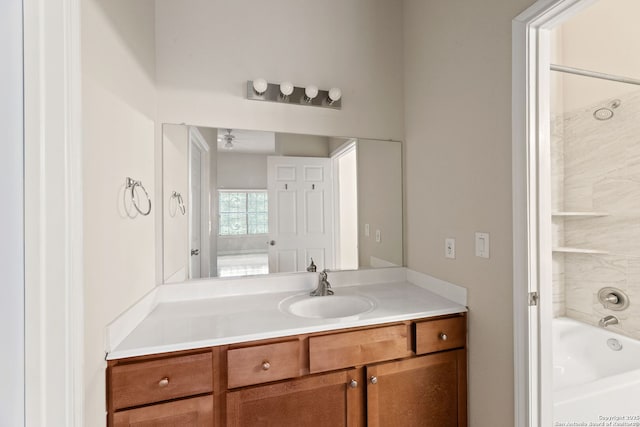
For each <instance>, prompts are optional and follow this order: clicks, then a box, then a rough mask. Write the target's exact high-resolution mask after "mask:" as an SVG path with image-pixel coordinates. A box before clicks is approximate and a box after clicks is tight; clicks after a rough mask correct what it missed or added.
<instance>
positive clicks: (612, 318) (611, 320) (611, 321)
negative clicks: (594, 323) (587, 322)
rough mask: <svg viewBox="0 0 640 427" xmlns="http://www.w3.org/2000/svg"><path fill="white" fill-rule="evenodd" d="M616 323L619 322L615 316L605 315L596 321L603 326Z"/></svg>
mask: <svg viewBox="0 0 640 427" xmlns="http://www.w3.org/2000/svg"><path fill="white" fill-rule="evenodd" d="M618 323H620V322H619V321H618V318H617V317H616V316H605V317H603V318H602V319H600V322H598V325H600V326H601V327H603V328H606V327H607V326H610V325H617V324H618Z"/></svg>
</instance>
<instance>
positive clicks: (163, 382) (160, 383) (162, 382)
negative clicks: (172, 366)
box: [158, 377, 169, 387]
mask: <svg viewBox="0 0 640 427" xmlns="http://www.w3.org/2000/svg"><path fill="white" fill-rule="evenodd" d="M168 385H169V378H167V377H164V378H163V379H161V380H160V381H158V387H166V386H168Z"/></svg>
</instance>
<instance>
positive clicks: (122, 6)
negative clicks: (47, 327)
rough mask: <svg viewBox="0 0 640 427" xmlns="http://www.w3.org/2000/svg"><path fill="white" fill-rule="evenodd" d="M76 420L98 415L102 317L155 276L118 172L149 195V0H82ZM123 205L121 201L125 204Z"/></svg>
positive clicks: (96, 422) (149, 229) (101, 419)
mask: <svg viewBox="0 0 640 427" xmlns="http://www.w3.org/2000/svg"><path fill="white" fill-rule="evenodd" d="M81 9H82V17H81V19H82V21H81V25H82V28H81V30H82V35H81V36H82V38H81V43H82V127H83V131H82V132H83V134H82V138H83V163H84V164H83V186H84V192H83V198H84V212H83V218H84V236H83V243H84V283H85V287H84V302H85V310H84V316H85V325H84V328H85V335H84V342H85V354H84V381H85V395H84V397H85V423H84V425H86V426H101V425H104V424H105V381H104V378H105V367H106V363H105V361H104V349H105V345H104V343H105V333H104V332H105V327H106V325H107V323H109V322H110V321H112V320H113V319H114V318H115V317H116V316H118V315H119V314H120V313H121V312H122V311H124V310H125V309H127V308H128V307H129V306H130V305H131V304H132V303H134V302H135V301H136V300H137V299H139V298H140V297H141V296H142V295H144V294H145V293H146V292H147V291H148V290H150V289H151V288H152V287H153V286H154V284H155V255H154V243H155V242H154V241H155V237H154V215H155V213H156V210H157V209H158V206H160V205H161V203H158V201H157V200H152V202H153V205H152V206H153V210H152V213H151V215H149V216H140V215H138V216H136V217H135V218H130V217H129V216H128V215H127V212H126V211H125V209H124V206H123V190H124V183H125V178H126V177H131V178H134V179H138V180H141V181H142V182H143V184H144V186H145V187H146V188H147V191H148V192H149V194H150V195H154V194H155V193H154V190H155V185H156V183H155V182H154V120H155V116H156V94H155V86H154V75H155V65H154V55H153V52H154V23H153V13H154V12H153V1H152V0H138V1H135V2H131V1H129V0H83V1H82V8H81ZM129 212H131V210H130V206H129Z"/></svg>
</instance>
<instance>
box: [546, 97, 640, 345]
mask: <svg viewBox="0 0 640 427" xmlns="http://www.w3.org/2000/svg"><path fill="white" fill-rule="evenodd" d="M618 98H619V99H620V100H621V101H622V104H621V105H620V106H619V107H618V108H617V109H615V110H614V116H613V117H612V118H611V119H609V120H596V119H595V118H594V116H593V113H594V111H595V110H597V109H598V108H599V107H601V106H606V105H607V104H609V103H610V102H611V101H612V100H613V99H607V100H603V102H601V103H598V104H594V105H592V106H589V107H588V108H584V109H580V110H577V111H572V112H567V113H564V114H563V115H561V116H558V117H556V118H555V119H554V120H553V121H552V127H551V128H552V137H551V144H552V149H551V169H552V174H551V185H552V210H553V212H554V213H555V215H554V216H553V220H552V223H553V227H552V232H553V244H554V248H556V250H555V251H554V254H553V311H554V316H567V317H570V318H573V319H576V320H579V321H582V322H585V323H589V324H593V325H597V324H598V321H599V320H600V319H601V318H602V317H604V316H607V315H610V314H612V315H615V316H616V317H617V318H618V319H619V320H620V323H619V324H618V325H614V326H610V327H609V328H610V329H611V330H614V331H616V332H619V333H621V334H624V335H627V336H630V337H633V338H636V339H640V91H634V92H630V93H629V94H628V95H625V96H619V97H618ZM590 251H593V252H595V253H588V252H590ZM583 252H587V253H583ZM606 286H612V287H616V288H620V289H622V290H623V291H624V292H626V293H627V294H628V295H629V298H630V300H631V305H630V307H629V308H628V309H627V310H624V311H611V310H607V309H605V308H604V307H603V306H602V304H601V303H600V302H598V299H597V293H598V290H599V289H601V288H603V287H606Z"/></svg>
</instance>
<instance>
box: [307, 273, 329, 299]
mask: <svg viewBox="0 0 640 427" xmlns="http://www.w3.org/2000/svg"><path fill="white" fill-rule="evenodd" d="M328 272H329V270H322V272H321V273H320V280H319V282H318V287H317V288H316V289H315V290H314V291H311V293H310V294H309V295H311V296H312V297H323V296H326V295H333V291H332V290H331V284H330V283H329V281H328V280H327V273H328Z"/></svg>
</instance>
